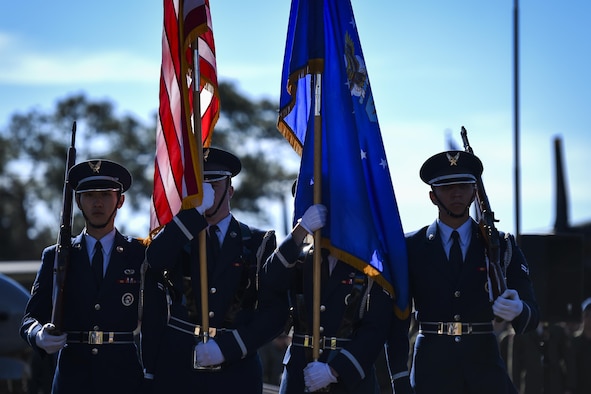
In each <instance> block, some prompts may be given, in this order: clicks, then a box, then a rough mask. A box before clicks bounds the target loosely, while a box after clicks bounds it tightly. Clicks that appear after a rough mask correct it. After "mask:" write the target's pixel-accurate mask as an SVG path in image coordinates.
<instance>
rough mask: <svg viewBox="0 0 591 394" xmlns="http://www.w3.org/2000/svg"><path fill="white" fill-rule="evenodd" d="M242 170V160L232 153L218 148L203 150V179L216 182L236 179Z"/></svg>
mask: <svg viewBox="0 0 591 394" xmlns="http://www.w3.org/2000/svg"><path fill="white" fill-rule="evenodd" d="M240 170H242V163H241V162H240V159H239V158H238V157H236V156H234V155H233V154H231V153H230V152H226V151H225V150H222V149H217V148H203V178H204V181H205V182H216V181H220V180H222V179H224V178H226V177H234V176H236V175H238V173H239V172H240Z"/></svg>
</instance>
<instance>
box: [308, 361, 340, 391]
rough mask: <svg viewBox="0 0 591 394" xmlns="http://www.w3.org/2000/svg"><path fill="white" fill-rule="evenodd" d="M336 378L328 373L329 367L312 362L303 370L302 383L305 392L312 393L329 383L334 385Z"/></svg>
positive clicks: (318, 362)
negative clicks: (304, 386)
mask: <svg viewBox="0 0 591 394" xmlns="http://www.w3.org/2000/svg"><path fill="white" fill-rule="evenodd" d="M336 382H337V378H336V377H335V376H334V375H333V374H332V372H331V371H330V366H329V365H328V364H326V363H321V362H320V361H313V362H311V363H309V364H308V365H306V368H304V383H305V385H306V391H307V392H314V391H316V390H319V389H321V388H323V387H326V386H328V385H329V384H331V383H336Z"/></svg>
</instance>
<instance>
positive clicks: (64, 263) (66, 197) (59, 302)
mask: <svg viewBox="0 0 591 394" xmlns="http://www.w3.org/2000/svg"><path fill="white" fill-rule="evenodd" d="M75 143H76V121H74V123H73V124H72V142H71V143H70V148H69V149H68V154H67V156H66V174H65V176H64V189H63V206H62V212H61V215H60V216H61V218H60V230H59V233H58V236H57V245H56V250H55V259H54V262H53V296H52V302H53V310H52V311H51V323H52V324H53V326H54V327H55V328H54V329H53V333H55V334H56V335H57V334H60V333H61V332H62V323H63V314H64V313H63V305H64V287H65V284H66V273H67V271H68V265H69V264H70V249H71V248H72V200H73V194H74V191H73V190H72V187H71V185H70V183H69V182H68V172H69V171H70V169H71V168H72V167H73V166H74V164H75V163H76V148H75V147H74V145H75Z"/></svg>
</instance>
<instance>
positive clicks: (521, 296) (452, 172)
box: [388, 151, 539, 394]
mask: <svg viewBox="0 0 591 394" xmlns="http://www.w3.org/2000/svg"><path fill="white" fill-rule="evenodd" d="M482 171H483V166H482V162H481V161H480V159H478V158H477V157H476V156H474V155H472V154H470V153H467V152H464V151H448V152H442V153H439V154H437V155H434V156H432V157H431V158H429V159H428V160H427V161H426V162H425V163H424V164H423V166H422V167H421V170H420V176H421V179H422V180H423V181H424V182H425V183H427V184H428V185H430V186H431V191H430V192H429V196H430V199H431V202H432V203H433V204H434V205H436V206H437V207H438V210H439V217H438V219H437V220H436V221H435V222H434V223H432V224H431V225H429V226H426V227H424V228H422V229H420V230H418V231H416V232H414V233H411V234H408V235H407V236H406V240H407V252H408V262H409V280H410V295H411V297H412V299H413V300H414V308H415V317H416V320H417V322H418V325H419V327H418V328H419V331H418V336H417V338H416V342H415V347H414V356H413V357H414V358H413V363H412V370H411V379H410V380H411V383H412V386H413V388H414V390H415V392H416V393H417V394H432V393H441V394H445V393H450V394H451V393H453V394H459V393H473V394H501V393H503V394H504V393H516V390H515V388H514V387H513V385H512V383H511V381H510V379H509V376H508V374H507V371H506V368H505V364H504V362H503V360H502V358H501V355H500V353H499V346H498V344H497V339H496V336H495V334H494V332H493V326H492V321H493V319H494V318H495V316H496V317H497V318H500V319H502V320H505V321H508V322H511V324H512V326H513V328H514V329H515V331H516V332H517V333H523V332H526V331H529V330H533V329H535V327H536V326H537V324H538V321H539V311H538V306H537V303H536V300H535V296H534V292H533V287H532V284H531V281H530V277H529V269H528V265H527V262H526V260H525V257H524V256H523V254H522V252H521V250H520V249H519V247H518V246H517V245H516V243H515V239H514V238H513V236H510V235H507V236H505V235H503V234H501V256H502V261H501V263H502V264H503V265H504V269H505V270H506V280H507V290H506V291H505V292H504V293H503V294H501V295H500V296H499V297H497V299H496V300H494V302H491V301H490V297H489V290H488V288H489V287H488V281H487V267H486V259H485V244H484V240H483V239H482V236H481V233H480V231H479V228H478V224H477V223H476V222H475V221H474V220H473V219H471V218H470V216H469V208H470V205H471V204H472V202H473V201H474V199H475V193H476V187H475V183H476V180H477V178H478V177H480V176H481V174H482ZM454 232H457V233H458V235H459V239H458V241H459V245H460V248H459V249H457V255H458V258H457V259H454V258H452V257H451V256H450V255H453V253H452V252H451V250H452V249H453V247H452V245H453V242H454V241H453V238H452V236H453V233H454ZM452 260H456V261H458V264H456V265H454V264H452ZM405 342H408V335H406V333H402V334H401V333H400V332H394V331H393V332H392V335H391V336H390V338H389V341H388V345H389V346H388V348H389V349H391V350H392V353H391V354H390V353H389V354H388V356H389V361H390V363H391V365H390V368H391V370H392V374H393V375H392V377H393V379H394V378H395V377H396V376H404V372H405V371H406V370H407V366H406V363H407V360H406V358H404V357H402V358H401V357H400V355H397V354H395V351H396V349H398V348H399V346H400V343H405Z"/></svg>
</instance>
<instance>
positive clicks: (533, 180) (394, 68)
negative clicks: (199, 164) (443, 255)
mask: <svg viewBox="0 0 591 394" xmlns="http://www.w3.org/2000/svg"><path fill="white" fill-rule="evenodd" d="M1 1H2V3H3V4H2V12H1V13H0V128H2V127H5V126H6V125H7V124H8V121H9V118H10V116H11V115H12V114H15V113H25V112H28V111H30V110H32V109H34V108H37V109H41V110H46V111H49V110H51V109H53V106H54V104H55V103H56V101H57V100H59V99H63V98H66V97H69V96H71V95H73V94H77V93H84V94H85V95H86V96H87V97H88V98H90V99H108V100H110V101H112V102H114V103H115V104H116V108H117V110H118V111H119V113H121V114H124V113H130V114H133V115H135V116H137V117H139V118H141V119H145V120H146V121H148V119H150V117H151V116H152V115H153V113H154V112H155V111H156V109H157V108H158V82H159V76H160V64H161V39H162V2H161V1H146V0H125V1H113V0H102V1H98V2H87V1H74V0H55V1H53V2H46V1H39V0H30V1H7V0H1ZM516 2H517V0H514V1H509V0H505V1H466V0H447V1H441V0H419V1H400V0H380V1H377V0H365V1H362V0H352V5H353V12H354V15H355V19H356V23H357V29H358V32H359V37H360V40H361V45H362V51H363V55H364V58H365V62H366V66H367V71H368V75H369V81H370V84H371V88H372V92H373V95H374V99H375V104H376V109H377V116H378V121H379V124H380V128H381V132H382V138H383V140H384V145H385V148H386V153H387V156H388V164H389V167H390V173H391V176H392V182H393V186H394V190H395V194H396V198H397V202H398V208H399V211H400V216H401V220H402V225H403V228H404V230H405V231H411V230H415V229H418V228H420V227H422V226H424V225H427V224H429V223H431V222H432V221H433V220H434V218H435V216H436V213H437V211H436V208H435V207H434V206H433V205H432V204H431V202H430V201H429V198H428V191H429V188H428V187H427V185H425V184H423V183H422V182H421V180H420V179H419V176H418V172H419V168H420V166H421V165H422V163H423V162H424V161H425V160H426V159H427V158H428V157H429V156H431V155H433V154H435V153H437V152H440V151H443V150H446V149H447V147H448V143H447V138H448V135H451V136H452V138H453V139H454V140H455V142H456V144H457V145H458V146H460V147H461V138H460V129H461V127H462V126H465V127H466V129H467V130H468V137H469V139H470V144H471V145H472V148H473V149H474V153H475V154H476V155H478V156H479V157H480V158H481V160H482V161H483V163H484V168H485V170H484V173H483V181H484V185H485V187H486V192H487V194H488V198H489V201H490V203H491V207H492V208H493V210H494V212H495V216H496V218H497V219H499V220H500V221H499V223H498V224H497V227H498V228H499V229H500V230H503V231H507V232H512V233H515V232H516V231H517V228H516V223H517V222H516V218H515V214H516V208H515V198H516V197H515V187H514V185H515V182H516V180H515V174H516V173H518V174H519V185H520V190H521V193H520V204H519V207H520V229H519V230H520V232H521V234H543V233H548V232H551V230H552V227H553V225H554V220H555V191H554V190H555V188H554V183H555V171H554V142H553V141H554V139H555V138H560V139H561V141H562V146H563V156H564V165H565V170H566V173H567V174H566V175H567V192H568V201H569V209H568V215H569V220H570V223H571V224H580V223H583V222H588V221H591V197H590V196H589V190H590V188H589V183H590V181H589V175H588V173H589V168H591V134H590V128H591V111H590V110H589V106H590V103H591V73H590V72H589V70H591V24H590V23H589V15H591V2H589V1H587V0H569V1H562V2H559V1H552V2H551V1H534V0H522V1H520V2H518V5H519V7H518V8H519V13H518V14H519V35H518V37H519V48H520V51H519V101H518V103H519V130H520V133H519V138H518V141H519V146H520V150H519V157H520V160H519V163H515V160H514V158H515V144H514V141H515V134H514V130H515V128H514V123H515V119H516V117H515V111H514V107H515V105H514V93H515V90H514V75H515V74H514V56H513V52H514V51H513V49H514V45H513V42H514V23H513V22H514V6H515V3H516ZM210 5H211V16H212V21H213V32H214V39H215V44H216V52H217V70H218V78H219V80H220V81H232V82H234V83H235V84H236V87H237V88H238V90H239V91H240V92H241V93H242V94H245V95H246V96H248V97H250V98H252V99H261V98H268V99H271V100H275V101H277V103H279V93H280V88H281V85H280V77H281V68H282V64H283V55H284V50H285V37H286V32H287V21H288V17H289V8H290V1H288V0H273V1H269V0H251V1H242V0H210ZM222 111H223V102H222ZM64 138H65V139H66V140H67V138H69V137H67V136H65V137H64ZM214 144H215V133H214ZM286 144H287V142H286ZM352 192H354V191H352ZM352 209H354V208H353V207H352ZM277 216H278V218H277V221H278V223H280V222H281V218H280V217H279V216H280V214H279V213H278V214H277ZM137 222H138V227H137V231H136V232H137V234H134V235H138V236H142V235H145V234H146V232H147V230H148V229H147V226H148V223H149V212H148V211H146V214H145V218H144V217H142V218H139V220H137ZM142 226H145V228H144V227H142ZM278 226H279V224H278Z"/></svg>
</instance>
